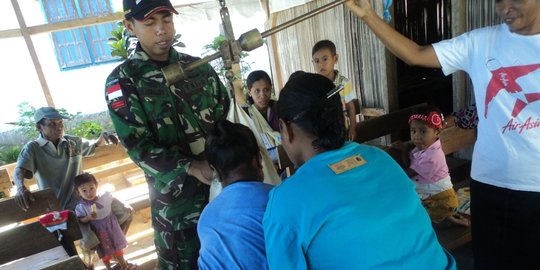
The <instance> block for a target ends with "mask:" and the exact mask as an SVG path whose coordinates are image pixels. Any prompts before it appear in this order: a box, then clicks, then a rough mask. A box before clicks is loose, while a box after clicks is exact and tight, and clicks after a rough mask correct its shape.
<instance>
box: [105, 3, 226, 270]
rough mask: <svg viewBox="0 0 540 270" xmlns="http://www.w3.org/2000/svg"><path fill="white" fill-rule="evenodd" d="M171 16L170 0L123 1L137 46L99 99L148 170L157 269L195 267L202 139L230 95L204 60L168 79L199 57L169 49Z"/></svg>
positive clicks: (206, 172)
mask: <svg viewBox="0 0 540 270" xmlns="http://www.w3.org/2000/svg"><path fill="white" fill-rule="evenodd" d="M173 14H178V12H177V11H176V10H175V9H174V8H173V6H172V5H171V3H170V2H169V1H168V0H124V16H125V20H124V25H125V27H126V28H127V29H128V30H129V32H130V33H131V34H133V35H134V36H136V37H137V38H138V44H137V48H136V50H135V53H134V54H133V55H132V56H131V57H130V58H129V59H128V60H126V61H125V62H123V63H122V64H120V65H119V66H118V67H117V68H115V69H114V70H113V72H112V73H111V74H110V75H109V77H108V78H107V82H106V85H105V100H106V102H107V105H108V109H109V113H110V115H111V118H112V121H113V124H114V126H115V128H116V131H117V133H118V136H119V138H120V141H121V142H122V144H123V145H124V146H125V147H126V149H127V151H128V154H129V156H130V157H131V159H133V161H134V162H135V163H137V164H138V165H139V166H140V167H141V168H142V169H143V171H144V172H145V175H146V180H147V183H148V189H149V194H150V200H151V204H150V206H151V213H152V225H153V227H154V242H155V246H156V251H157V254H158V262H157V265H156V267H157V269H196V268H197V258H198V251H199V248H200V243H199V239H198V236H197V221H198V218H199V215H200V213H201V211H202V209H203V208H204V206H205V205H206V204H207V202H208V193H209V184H210V181H211V179H212V174H213V172H212V169H211V168H210V167H209V165H208V162H207V161H206V158H205V157H204V153H203V152H204V151H203V150H204V143H205V139H206V135H207V132H208V130H209V129H210V128H211V127H212V125H213V123H214V122H215V121H216V120H217V119H220V118H224V117H225V115H226V112H227V110H228V105H229V96H228V93H227V91H226V89H225V87H224V86H223V84H222V83H221V82H220V80H219V77H218V76H217V74H216V72H215V71H214V70H213V69H212V67H211V66H210V65H208V64H205V65H202V66H200V67H198V68H196V69H194V70H193V71H189V72H187V73H186V75H187V78H186V79H185V80H182V81H180V82H177V83H175V84H174V85H170V86H169V85H167V84H166V82H165V78H164V75H163V73H162V72H161V69H162V68H163V67H165V66H167V65H169V64H173V63H178V62H179V63H181V64H183V65H186V64H189V63H191V62H193V61H195V60H197V58H195V57H192V56H189V55H186V54H182V53H179V52H177V51H176V50H174V49H172V47H171V45H172V43H173V38H174V34H175V30H174V23H173Z"/></svg>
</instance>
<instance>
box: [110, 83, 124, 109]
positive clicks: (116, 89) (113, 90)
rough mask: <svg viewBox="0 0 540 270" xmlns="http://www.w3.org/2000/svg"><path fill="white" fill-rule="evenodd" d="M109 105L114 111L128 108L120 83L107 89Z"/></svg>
mask: <svg viewBox="0 0 540 270" xmlns="http://www.w3.org/2000/svg"><path fill="white" fill-rule="evenodd" d="M107 103H108V105H109V106H110V107H111V109H113V110H116V109H119V108H122V107H124V106H126V100H125V99H124V95H123V93H122V88H120V84H119V83H115V84H113V85H111V86H109V87H107Z"/></svg>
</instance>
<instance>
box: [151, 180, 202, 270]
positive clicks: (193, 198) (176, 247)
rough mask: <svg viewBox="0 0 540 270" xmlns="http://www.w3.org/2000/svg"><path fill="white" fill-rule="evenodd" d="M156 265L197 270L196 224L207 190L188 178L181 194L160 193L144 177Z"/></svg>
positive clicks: (152, 181) (175, 191) (175, 192)
mask: <svg viewBox="0 0 540 270" xmlns="http://www.w3.org/2000/svg"><path fill="white" fill-rule="evenodd" d="M146 180H147V182H148V189H149V194H150V200H151V202H150V206H151V213H152V227H153V228H154V243H155V246H156V252H157V256H158V261H157V264H156V269H167V270H168V269H182V270H184V269H198V267H197V259H198V257H199V249H200V246H201V244H200V241H199V237H198V235H197V222H198V220H199V216H200V215H201V212H202V210H203V208H204V207H205V206H206V204H207V203H208V194H209V187H208V186H207V185H204V184H202V183H201V182H199V181H198V180H197V179H196V178H195V177H192V176H187V177H186V180H185V182H184V185H183V187H182V190H181V191H180V190H177V189H171V190H170V191H168V192H159V191H157V190H156V189H155V188H154V181H155V180H154V179H153V178H152V177H151V176H148V175H146Z"/></svg>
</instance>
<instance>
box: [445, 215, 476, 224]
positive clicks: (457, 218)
mask: <svg viewBox="0 0 540 270" xmlns="http://www.w3.org/2000/svg"><path fill="white" fill-rule="evenodd" d="M446 219H447V220H448V221H450V222H451V223H453V224H455V225H459V226H465V227H469V226H471V221H470V220H469V219H468V218H465V217H463V216H462V215H460V214H454V215H451V216H449V217H447V218H446Z"/></svg>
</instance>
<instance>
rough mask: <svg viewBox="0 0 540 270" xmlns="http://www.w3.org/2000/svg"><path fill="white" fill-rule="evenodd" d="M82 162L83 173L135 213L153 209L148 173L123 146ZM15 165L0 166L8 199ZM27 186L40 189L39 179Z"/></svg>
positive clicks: (1, 183) (1, 188)
mask: <svg viewBox="0 0 540 270" xmlns="http://www.w3.org/2000/svg"><path fill="white" fill-rule="evenodd" d="M82 162H83V170H84V171H85V172H89V173H92V174H94V176H96V179H97V180H98V182H99V186H100V187H101V188H106V189H107V190H109V191H111V192H113V193H114V195H115V196H117V197H118V198H119V199H121V200H123V201H124V202H126V203H129V204H130V205H131V206H132V207H133V208H134V209H135V210H139V209H143V208H147V207H149V206H150V201H149V197H148V188H147V185H146V180H145V178H144V173H143V171H142V169H140V168H139V167H138V166H137V165H136V164H135V163H133V161H132V160H131V159H130V158H129V156H128V155H127V153H126V151H125V150H124V148H123V147H122V146H121V145H120V144H118V145H105V146H101V147H98V148H96V153H95V154H94V155H93V156H89V157H84V158H83V161H82ZM15 166H16V163H11V164H8V165H5V166H2V167H0V191H3V192H4V193H5V194H6V195H7V196H8V197H9V196H12V195H13V194H14V190H13V172H14V170H15ZM25 185H26V186H27V187H28V188H29V189H30V190H31V191H36V190H38V187H37V184H36V181H35V179H25Z"/></svg>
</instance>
